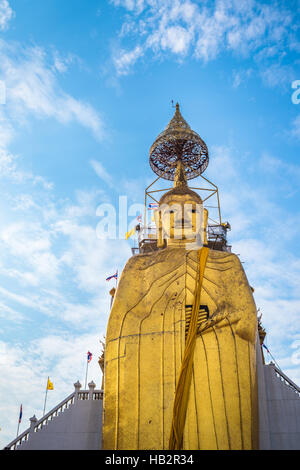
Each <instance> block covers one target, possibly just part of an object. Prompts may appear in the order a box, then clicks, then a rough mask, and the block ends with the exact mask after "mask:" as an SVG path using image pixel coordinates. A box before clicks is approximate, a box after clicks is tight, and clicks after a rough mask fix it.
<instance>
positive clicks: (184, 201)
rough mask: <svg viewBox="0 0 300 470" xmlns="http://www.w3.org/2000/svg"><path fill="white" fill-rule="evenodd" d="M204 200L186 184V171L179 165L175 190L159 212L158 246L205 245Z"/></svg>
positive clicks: (173, 189)
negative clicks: (165, 242)
mask: <svg viewBox="0 0 300 470" xmlns="http://www.w3.org/2000/svg"><path fill="white" fill-rule="evenodd" d="M203 215H204V214H203V202H202V199H201V197H200V196H199V195H198V194H197V193H196V192H195V191H192V190H191V189H190V188H189V187H188V185H187V181H186V176H185V172H184V167H183V165H182V164H181V162H178V164H177V171H176V175H175V181H174V187H173V188H172V189H171V190H170V191H168V192H167V193H165V194H164V195H163V196H162V198H161V199H160V201H159V208H158V209H157V210H156V211H155V214H154V216H155V223H156V228H157V232H158V241H157V243H158V246H159V247H162V246H163V245H164V240H166V241H167V245H168V246H178V247H182V246H186V248H188V249H190V247H191V244H192V243H194V244H195V242H196V244H197V247H199V244H200V245H202V244H203V238H204V237H203V235H204V218H206V217H205V215H206V214H205V215H204V217H203Z"/></svg>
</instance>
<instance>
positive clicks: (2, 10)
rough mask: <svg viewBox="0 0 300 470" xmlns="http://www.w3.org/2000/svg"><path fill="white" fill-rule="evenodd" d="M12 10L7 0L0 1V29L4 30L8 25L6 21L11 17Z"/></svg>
mask: <svg viewBox="0 0 300 470" xmlns="http://www.w3.org/2000/svg"><path fill="white" fill-rule="evenodd" d="M13 15H14V12H13V10H12V8H11V7H10V5H9V3H8V1H7V0H1V2H0V30H2V31H3V30H5V29H7V27H8V23H9V22H10V20H11V19H12V17H13Z"/></svg>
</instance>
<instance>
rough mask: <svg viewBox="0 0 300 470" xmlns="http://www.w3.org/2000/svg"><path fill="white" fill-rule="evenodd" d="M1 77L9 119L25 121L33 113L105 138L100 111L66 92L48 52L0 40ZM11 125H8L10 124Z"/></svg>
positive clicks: (98, 137) (99, 138)
mask: <svg viewBox="0 0 300 470" xmlns="http://www.w3.org/2000/svg"><path fill="white" fill-rule="evenodd" d="M0 78H1V79H2V80H3V81H4V82H5V85H6V91H7V93H6V94H7V96H6V100H7V101H6V106H5V111H6V113H7V114H8V115H6V118H7V120H8V122H9V116H11V117H13V119H14V121H16V122H20V123H22V122H23V121H24V120H26V118H27V117H28V116H29V115H32V114H34V115H35V116H37V117H40V118H54V119H56V120H57V121H59V122H61V123H63V124H67V123H70V122H72V121H74V122H78V123H79V124H81V125H82V126H84V127H86V128H88V129H89V130H90V131H92V132H93V134H94V136H95V137H96V138H97V139H98V140H101V139H102V138H103V136H104V125H103V122H102V119H101V117H100V116H99V113H98V112H97V111H96V110H95V109H94V108H93V107H92V106H91V105H90V104H88V103H85V102H83V101H80V100H78V99H75V98H74V97H73V96H71V95H69V94H68V93H66V92H64V91H63V90H62V89H61V87H60V85H59V83H58V81H57V77H56V74H55V72H54V71H53V70H52V67H51V66H48V64H47V55H46V53H45V51H44V50H43V49H41V48H39V47H33V48H23V47H22V46H21V45H20V44H18V45H17V46H16V45H12V44H8V43H6V42H4V41H0ZM6 128H7V127H6Z"/></svg>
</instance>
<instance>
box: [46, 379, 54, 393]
mask: <svg viewBox="0 0 300 470" xmlns="http://www.w3.org/2000/svg"><path fill="white" fill-rule="evenodd" d="M47 390H54V387H53V383H52V382H50V379H49V378H48V383H47Z"/></svg>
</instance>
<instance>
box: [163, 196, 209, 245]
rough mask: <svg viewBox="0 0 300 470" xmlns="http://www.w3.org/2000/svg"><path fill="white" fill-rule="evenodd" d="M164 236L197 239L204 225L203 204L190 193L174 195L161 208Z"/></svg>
mask: <svg viewBox="0 0 300 470" xmlns="http://www.w3.org/2000/svg"><path fill="white" fill-rule="evenodd" d="M159 210H160V211H161V224H162V229H163V234H164V238H166V239H167V240H168V239H171V240H186V241H187V240H189V241H192V240H195V238H196V236H197V234H200V232H201V227H202V220H203V219H202V211H203V205H202V204H200V203H199V201H198V200H195V199H193V198H192V197H191V195H189V194H183V195H173V196H172V198H171V199H169V200H167V201H166V203H165V204H162V205H161V206H160V208H159Z"/></svg>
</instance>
